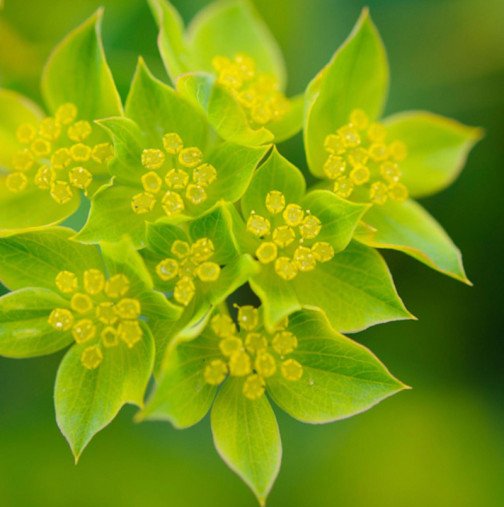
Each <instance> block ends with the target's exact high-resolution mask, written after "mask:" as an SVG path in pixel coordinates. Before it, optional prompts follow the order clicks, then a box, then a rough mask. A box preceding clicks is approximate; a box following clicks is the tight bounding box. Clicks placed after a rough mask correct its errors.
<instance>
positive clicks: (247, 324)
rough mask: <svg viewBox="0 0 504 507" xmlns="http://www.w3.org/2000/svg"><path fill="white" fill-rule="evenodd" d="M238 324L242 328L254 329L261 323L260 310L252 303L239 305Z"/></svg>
mask: <svg viewBox="0 0 504 507" xmlns="http://www.w3.org/2000/svg"><path fill="white" fill-rule="evenodd" d="M237 319H238V324H239V326H240V328H241V329H245V330H246V331H252V330H253V329H255V328H256V327H257V324H258V323H259V312H258V310H257V308H255V307H253V306H252V305H244V306H240V307H238V317H237Z"/></svg>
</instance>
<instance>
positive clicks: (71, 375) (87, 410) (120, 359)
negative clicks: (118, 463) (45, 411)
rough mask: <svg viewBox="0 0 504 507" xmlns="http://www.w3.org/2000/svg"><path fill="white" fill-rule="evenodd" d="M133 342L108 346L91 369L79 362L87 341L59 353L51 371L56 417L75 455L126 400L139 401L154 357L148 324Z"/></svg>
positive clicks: (105, 424)
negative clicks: (55, 370)
mask: <svg viewBox="0 0 504 507" xmlns="http://www.w3.org/2000/svg"><path fill="white" fill-rule="evenodd" d="M141 325H142V330H143V338H142V340H141V341H140V342H138V343H137V344H135V346H134V347H133V348H128V347H127V346H126V345H124V344H119V345H118V346H116V347H110V348H108V349H107V350H106V351H105V353H104V354H103V361H102V363H101V364H100V365H99V366H98V368H96V369H94V370H89V369H87V368H85V367H84V366H83V364H82V362H81V355H82V352H83V350H84V349H85V348H86V347H87V344H82V345H74V346H73V347H72V348H71V349H70V350H69V351H68V353H67V354H66V356H65V357H64V358H63V361H62V362H61V365H60V367H59V370H58V375H57V377H56V386H55V390H54V401H55V407H56V419H57V422H58V426H59V427H60V429H61V432H62V433H63V435H64V436H65V438H66V439H67V440H68V443H69V444H70V447H71V449H72V452H73V453H74V456H75V459H76V460H78V459H79V457H80V455H81V453H82V451H83V450H84V448H85V447H86V446H87V444H88V443H89V441H90V440H91V438H92V437H93V436H94V435H95V434H96V433H98V431H100V430H101V429H103V428H104V427H105V426H107V425H108V424H109V423H110V422H111V421H112V420H113V419H114V418H115V416H116V415H117V413H118V412H119V410H120V409H121V407H122V406H123V405H124V404H126V403H132V404H135V405H138V406H140V407H141V406H142V405H143V397H144V393H145V390H146V388H147V383H148V381H149V378H150V375H151V372H152V366H153V363H154V344H153V340H152V336H151V333H150V330H149V328H148V327H147V326H146V325H145V324H141Z"/></svg>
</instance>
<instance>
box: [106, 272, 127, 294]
mask: <svg viewBox="0 0 504 507" xmlns="http://www.w3.org/2000/svg"><path fill="white" fill-rule="evenodd" d="M129 288H130V281H129V279H128V277H127V276H126V275H123V274H122V273H117V274H115V275H113V276H111V277H110V280H108V281H107V282H105V294H107V296H108V297H109V298H118V297H121V296H124V295H125V294H126V293H127V292H128V290H129Z"/></svg>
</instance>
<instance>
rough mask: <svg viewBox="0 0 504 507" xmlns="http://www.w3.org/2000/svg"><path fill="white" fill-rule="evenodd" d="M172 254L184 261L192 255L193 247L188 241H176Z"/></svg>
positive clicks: (171, 250)
mask: <svg viewBox="0 0 504 507" xmlns="http://www.w3.org/2000/svg"><path fill="white" fill-rule="evenodd" d="M170 252H171V253H172V254H173V255H176V256H177V257H178V258H179V259H184V258H185V257H187V256H188V255H189V254H190V253H191V247H190V246H189V243H188V242H187V241H182V240H180V239H176V240H175V241H174V242H173V243H172V246H171V248H170Z"/></svg>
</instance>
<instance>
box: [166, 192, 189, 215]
mask: <svg viewBox="0 0 504 507" xmlns="http://www.w3.org/2000/svg"><path fill="white" fill-rule="evenodd" d="M161 205H162V207H163V210H164V212H165V213H166V215H167V216H169V217H171V216H174V215H178V214H179V213H182V211H184V208H185V206H184V201H183V200H182V197H180V195H179V194H177V192H172V191H171V190H168V191H167V192H166V193H165V195H164V196H163V198H162V199H161Z"/></svg>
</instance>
